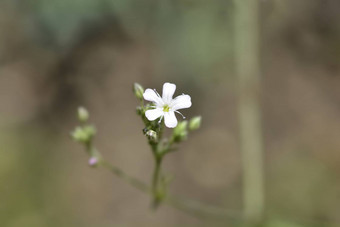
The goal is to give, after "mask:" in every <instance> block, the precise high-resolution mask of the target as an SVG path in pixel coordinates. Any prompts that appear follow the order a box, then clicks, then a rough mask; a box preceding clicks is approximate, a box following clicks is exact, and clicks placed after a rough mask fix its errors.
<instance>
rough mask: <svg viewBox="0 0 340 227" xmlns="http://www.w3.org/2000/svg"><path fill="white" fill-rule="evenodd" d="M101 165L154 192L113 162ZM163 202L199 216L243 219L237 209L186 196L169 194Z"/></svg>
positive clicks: (143, 190) (128, 181)
mask: <svg viewBox="0 0 340 227" xmlns="http://www.w3.org/2000/svg"><path fill="white" fill-rule="evenodd" d="M100 166H102V167H103V168H105V169H107V170H109V171H111V172H112V173H113V174H114V175H116V176H117V177H119V178H120V179H122V180H123V181H125V182H126V183H128V184H129V185H131V186H133V187H134V188H136V189H138V190H140V191H142V192H144V193H147V194H150V195H152V194H153V192H152V189H150V188H149V186H148V185H147V184H146V183H144V182H142V181H141V180H139V179H137V178H134V177H131V176H129V175H127V174H126V173H124V172H123V171H122V170H121V169H119V168H118V167H116V166H114V165H112V164H111V163H109V162H107V161H105V160H102V161H101V162H100ZM163 202H164V203H165V204H167V205H169V206H171V207H173V208H176V209H178V210H181V211H183V212H185V213H188V214H190V215H192V216H195V217H198V218H205V219H209V218H211V219H223V220H226V219H230V220H241V215H240V214H239V213H237V212H235V211H230V210H226V209H223V208H219V207H215V206H210V205H205V204H201V203H199V202H197V201H194V200H190V199H187V198H184V197H177V196H174V195H168V196H167V197H166V198H164V201H163Z"/></svg>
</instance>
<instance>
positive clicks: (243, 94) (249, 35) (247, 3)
mask: <svg viewBox="0 0 340 227" xmlns="http://www.w3.org/2000/svg"><path fill="white" fill-rule="evenodd" d="M234 3H235V18H234V19H235V44H236V45H235V58H236V59H235V60H236V72H237V77H238V85H239V86H238V91H239V124H240V143H241V153H242V162H243V187H244V192H243V198H244V212H245V218H246V219H247V220H248V221H259V220H260V219H261V218H262V217H263V210H264V186H263V185H264V179H263V178H264V177H263V144H262V130H261V107H260V90H261V86H260V61H259V57H260V54H259V53H260V51H259V3H258V0H235V1H234Z"/></svg>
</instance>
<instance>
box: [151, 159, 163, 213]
mask: <svg viewBox="0 0 340 227" xmlns="http://www.w3.org/2000/svg"><path fill="white" fill-rule="evenodd" d="M161 162H162V158H161V157H160V158H158V157H155V169H154V172H153V176H152V184H151V185H152V194H153V202H152V207H153V208H157V207H158V205H159V203H160V201H161V199H162V198H161V196H162V195H161V194H160V193H161V192H160V191H159V180H160V172H161Z"/></svg>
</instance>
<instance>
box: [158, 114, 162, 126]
mask: <svg viewBox="0 0 340 227" xmlns="http://www.w3.org/2000/svg"><path fill="white" fill-rule="evenodd" d="M162 120H163V115H162V116H161V118H160V119H159V121H158V124H160V123H161V122H162Z"/></svg>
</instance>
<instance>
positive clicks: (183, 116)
mask: <svg viewBox="0 0 340 227" xmlns="http://www.w3.org/2000/svg"><path fill="white" fill-rule="evenodd" d="M175 112H176V113H178V114H180V115H181V116H182V117H183V119H185V117H184V115H183V114H182V113H181V112H179V111H177V110H175Z"/></svg>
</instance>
